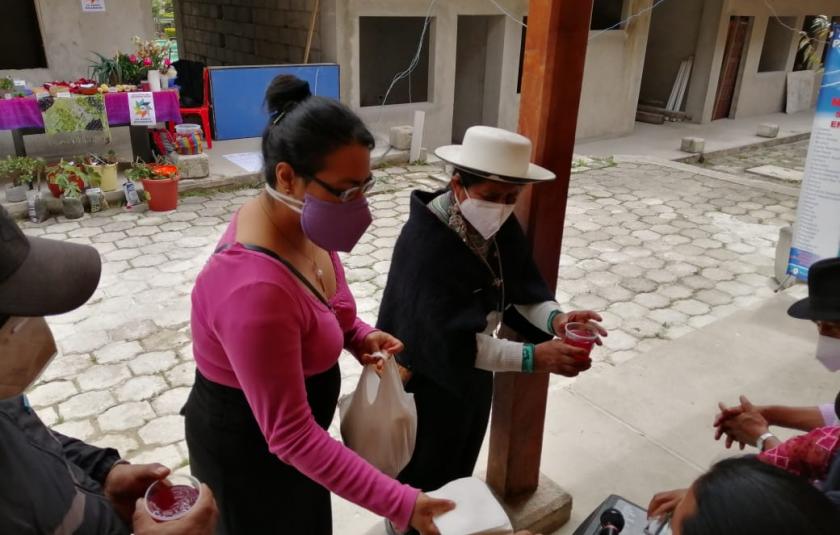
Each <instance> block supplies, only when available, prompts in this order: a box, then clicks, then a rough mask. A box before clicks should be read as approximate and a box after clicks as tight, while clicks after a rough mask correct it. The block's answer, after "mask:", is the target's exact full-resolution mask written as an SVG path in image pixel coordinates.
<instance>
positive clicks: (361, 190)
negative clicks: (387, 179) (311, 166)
mask: <svg viewBox="0 0 840 535" xmlns="http://www.w3.org/2000/svg"><path fill="white" fill-rule="evenodd" d="M311 178H312V181H313V182H315V183H316V184H318V185H319V186H321V187H322V188H324V190H325V191H326V192H327V193H329V194H330V195H332V196H334V197H335V198H337V199H338V200H340V201H341V202H349V201H352V200H353V199H355V198H356V197H358V196H359V195H364V194H365V193H367V192H369V191H370V190H372V189H373V187H374V186H375V185H376V177H375V176H373V175H370V176H368V177H367V178H366V179H365V181H364V182H363V183H362V185H361V186H355V187H352V188H349V189H343V190H342V189H338V188H334V187H332V186H330V185H329V184H327V183H326V182H324V181H323V180H321V179H320V178H318V177H316V176H313V177H311Z"/></svg>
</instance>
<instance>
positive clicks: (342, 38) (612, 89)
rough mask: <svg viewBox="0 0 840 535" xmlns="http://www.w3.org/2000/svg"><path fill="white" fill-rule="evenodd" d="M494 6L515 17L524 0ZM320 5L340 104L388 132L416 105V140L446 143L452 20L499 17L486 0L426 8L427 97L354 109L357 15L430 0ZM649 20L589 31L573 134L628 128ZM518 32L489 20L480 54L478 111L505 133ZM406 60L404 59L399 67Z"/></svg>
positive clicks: (514, 118)
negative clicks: (337, 68)
mask: <svg viewBox="0 0 840 535" xmlns="http://www.w3.org/2000/svg"><path fill="white" fill-rule="evenodd" d="M652 1H653V0H626V2H625V6H624V11H625V13H626V14H627V15H630V14H632V13H637V12H639V11H642V10H643V9H645V8H647V7H650V5H651V3H652ZM500 4H501V5H502V6H503V7H504V8H505V9H506V10H507V11H509V12H510V13H511V14H512V15H513V16H514V17H516V19H517V20H521V19H522V17H524V16H525V15H526V14H527V8H528V2H527V1H526V0H503V1H500ZM321 6H322V16H321V35H322V47H323V54H324V58H325V60H327V61H336V62H337V63H339V64H340V65H341V77H342V78H341V83H342V97H343V99H344V100H345V102H348V103H349V104H350V105H351V106H353V107H354V108H355V109H357V110H358V111H359V113H360V115H361V116H362V117H363V118H364V119H365V120H366V121H367V122H368V123H369V124H370V126H371V127H372V128H373V129H374V131H376V132H377V133H380V134H384V133H385V132H387V130H388V128H390V127H391V126H394V125H398V124H410V123H411V122H412V121H413V113H414V111H415V110H423V111H425V112H426V128H425V136H426V137H425V139H424V143H423V144H424V145H425V146H427V147H429V148H434V147H437V146H440V145H443V144H448V143H451V142H452V133H453V117H454V116H455V108H454V107H455V100H456V97H455V95H456V79H457V72H458V69H457V65H456V63H457V62H456V61H454V59H455V58H456V52H457V45H458V33H457V30H458V17H459V16H462V15H484V16H494V17H496V16H500V15H501V13H500V12H499V10H498V9H497V8H496V7H495V6H493V4H492V3H490V2H487V1H486V0H459V1H457V2H454V1H453V2H440V3H438V4H437V5H436V6H435V7H434V10H433V11H432V16H433V17H434V18H433V23H432V26H431V43H430V45H431V49H432V52H431V54H430V56H431V57H430V63H431V64H430V81H429V83H430V98H429V101H428V102H426V103H415V104H398V105H388V106H385V107H365V108H360V107H359V102H360V95H359V88H360V83H359V55H358V49H359V44H358V41H359V36H358V32H359V21H358V19H359V17H364V16H413V17H418V16H425V15H426V10H427V9H428V6H429V4H428V2H427V1H426V0H403V1H401V2H399V3H398V4H397V3H395V2H388V1H385V0H344V1H342V0H325V1H322V3H321ZM649 25H650V14H649V12H646V13H644V14H642V15H641V16H639V17H636V18H634V19H633V20H632V21H631V22H630V23H629V24H627V25H626V27H625V28H622V29H618V30H613V31H607V32H604V33H602V34H600V32H598V31H593V32H592V36H593V39H592V40H591V41H590V43H589V50H588V53H587V65H586V73H585V77H584V96H583V98H582V101H581V109H580V116H579V121H578V137H579V138H585V137H595V136H615V135H622V134H626V133H629V132H631V131H632V130H633V125H634V121H635V115H636V105H637V103H638V98H639V88H640V84H641V73H642V66H643V64H644V58H645V47H646V45H647V37H648V28H649ZM521 32H522V27H521V25H520V24H518V23H517V22H516V21H515V20H512V19H511V18H509V17H504V19H499V22H498V23H497V24H490V30H489V33H490V34H491V38H490V39H489V40H488V43H489V46H488V47H487V51H486V52H487V59H486V68H485V71H484V72H485V82H486V83H485V91H484V93H483V95H482V96H483V102H482V108H483V114H482V116H483V117H484V119H485V122H487V123H490V124H498V125H499V126H501V127H502V128H508V129H511V130H515V129H516V128H517V124H518V116H519V99H520V96H519V94H518V93H517V80H518V74H519V51H520V44H521V36H522V33H521ZM596 34H598V35H597V36H596ZM409 59H410V58H407V59H406V61H405V64H406V66H407V65H408V61H409ZM491 67H492V69H491ZM479 70H480V69H479ZM487 73H491V76H487ZM394 74H396V73H394ZM479 100H480V99H479ZM457 130H459V131H460V130H461V129H460V128H458V129H457ZM456 135H457V133H456Z"/></svg>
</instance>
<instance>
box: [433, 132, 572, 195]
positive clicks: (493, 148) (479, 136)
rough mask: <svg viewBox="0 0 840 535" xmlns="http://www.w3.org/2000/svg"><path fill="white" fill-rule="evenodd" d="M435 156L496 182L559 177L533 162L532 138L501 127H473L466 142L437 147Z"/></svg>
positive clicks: (544, 179)
mask: <svg viewBox="0 0 840 535" xmlns="http://www.w3.org/2000/svg"><path fill="white" fill-rule="evenodd" d="M435 155H436V156H437V157H438V158H440V159H441V160H443V161H444V162H446V163H449V164H452V165H454V166H455V167H456V168H458V169H463V170H464V171H467V172H469V173H473V174H475V175H478V176H480V177H483V178H487V179H489V180H495V181H497V182H509V183H513V184H531V183H537V182H547V181H549V180H554V179H555V178H557V176H556V175H555V174H554V173H552V172H551V171H549V170H548V169H545V168H544V167H540V166H539V165H536V164H533V163H531V140H530V139H528V138H527V137H525V136H522V135H519V134H516V133H514V132H510V131H508V130H504V129H502V128H493V127H490V126H473V127H470V128H468V129H467V132H466V133H465V134H464V142H463V144H461V145H446V146H443V147H438V148H437V149H436V150H435Z"/></svg>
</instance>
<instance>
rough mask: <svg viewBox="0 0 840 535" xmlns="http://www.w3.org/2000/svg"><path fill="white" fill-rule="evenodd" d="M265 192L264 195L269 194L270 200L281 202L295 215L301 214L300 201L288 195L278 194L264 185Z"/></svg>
mask: <svg viewBox="0 0 840 535" xmlns="http://www.w3.org/2000/svg"><path fill="white" fill-rule="evenodd" d="M265 191H266V193H268V194H269V196H271V198H273V199H275V200H277V201H280V202H282V203H283V204H285V205H286V206H288V207H289V208H291V209H292V211H294V212H297V213H301V212H303V201H302V200H300V199H295V198H294V197H292V196H290V195H286V194H285V193H280V192H279V191H277V190H276V189H274V188H272V187H271V186H269V185H268V184H266V185H265Z"/></svg>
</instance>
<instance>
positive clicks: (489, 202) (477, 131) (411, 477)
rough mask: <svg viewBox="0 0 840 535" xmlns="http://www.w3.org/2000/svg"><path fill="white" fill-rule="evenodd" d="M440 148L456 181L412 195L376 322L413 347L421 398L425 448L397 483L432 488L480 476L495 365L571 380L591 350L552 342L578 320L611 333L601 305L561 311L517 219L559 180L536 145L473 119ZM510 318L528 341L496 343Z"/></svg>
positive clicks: (407, 356)
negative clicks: (519, 204)
mask: <svg viewBox="0 0 840 535" xmlns="http://www.w3.org/2000/svg"><path fill="white" fill-rule="evenodd" d="M436 154H437V155H438V156H439V157H440V158H441V159H442V160H444V161H445V162H447V163H448V164H450V165H452V166H453V167H454V170H453V172H452V180H451V182H450V185H449V188H448V189H446V190H444V191H442V192H437V193H427V192H422V191H415V192H414V193H413V194H412V196H411V209H410V215H409V219H408V222H407V223H406V225H405V227H404V228H403V230H402V233H401V234H400V237H399V239H398V240H397V244H396V248H395V250H394V256H393V260H392V264H391V270H390V274H389V277H388V283H387V286H386V288H385V292H384V295H383V298H382V306H381V309H380V314H379V322H378V327H379V328H381V329H383V330H386V331H388V332H391V333H393V334H394V335H395V336H397V337H399V338H400V339H401V340H403V341H404V342H405V351H404V352H403V353H402V354H400V355H399V356H398V357H397V360H398V362H399V363H400V365H401V366H402V367H403V368H404V369H403V372H404V373H403V377H404V379H407V383H406V389H407V390H408V391H409V392H413V393H414V397H415V401H416V404H417V413H418V430H417V442H416V447H415V451H414V455H413V457H412V459H411V462H410V463H409V465H408V466H407V467H406V468H405V470H403V472H402V473H401V474H400V476H399V479H400V481H402V482H404V483H408V484H410V485H413V486H415V487H417V488H420V489H424V490H433V489H436V488H438V487H440V486H442V485H444V484H445V483H447V482H449V481H452V480H454V479H458V478H461V477H466V476H470V475H472V473H473V469H474V468H475V463H476V460H477V458H478V454H479V450H480V448H481V443H482V441H483V439H484V435H485V433H486V430H487V424H488V421H489V415H490V402H491V399H492V392H493V372H522V373H546V372H547V373H557V374H561V375H565V376H568V377H574V376H576V375H577V374H579V373H580V372H582V371H585V370H587V369H589V367H590V366H591V361H590V360H589V357H588V354H587V352H586V351H585V350H583V349H579V348H576V347H572V346H570V345H567V344H565V343H564V342H563V341H562V340H559V339H556V338H555V337H556V336H558V335H562V333H563V332H564V327H565V325H566V324H567V323H569V322H582V323H584V324H586V326H587V327H588V328H589V329H591V330H592V331H594V332H595V333H597V334H600V335H602V336H603V335H606V332H605V331H604V330H603V329H602V328H601V327H600V326H598V325H597V324H596V323H594V322H593V321H600V319H601V318H600V317H599V316H598V314H596V313H595V312H591V311H583V312H565V313H564V312H563V311H562V310H561V308H560V305H559V304H557V303H556V302H555V300H554V295H553V294H552V292H551V291H550V290H549V288H548V286H547V285H546V283H545V281H544V280H543V279H542V277H541V276H540V273H539V271H538V270H537V267H536V265H535V264H534V261H533V258H532V256H531V251H530V250H529V247H528V243H527V240H526V238H525V235H524V234H523V232H522V228H521V227H520V225H519V223H518V222H517V221H516V218H512V217H510V216H511V215H512V213H513V209H514V205H515V203H516V201H517V199H518V197H519V194H520V193H521V192H522V190H523V188H524V187H525V186H526V185H527V184H533V183H539V182H545V181H548V180H553V179H554V178H555V175H554V174H553V173H552V172H551V171H548V170H546V169H543V168H541V167H539V166H537V165H534V164H532V163H531V162H530V157H531V142H530V141H529V140H528V139H527V138H525V137H523V136H520V135H518V134H515V133H512V132H508V131H506V130H501V129H498V128H490V127H485V126H475V127H472V128H470V129H469V130H467V133H466V135H465V136H464V142H463V145H456V146H447V147H441V148H439V149H438V150H437V151H436ZM502 322H504V324H505V325H506V326H508V327H510V328H512V329H513V330H515V331H516V332H517V333H518V334H519V335H520V337H521V338H523V339H525V340H526V342H513V341H509V340H503V339H501V338H499V337H498V336H497V334H498V331H499V328H500V326H501V324H502Z"/></svg>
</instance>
